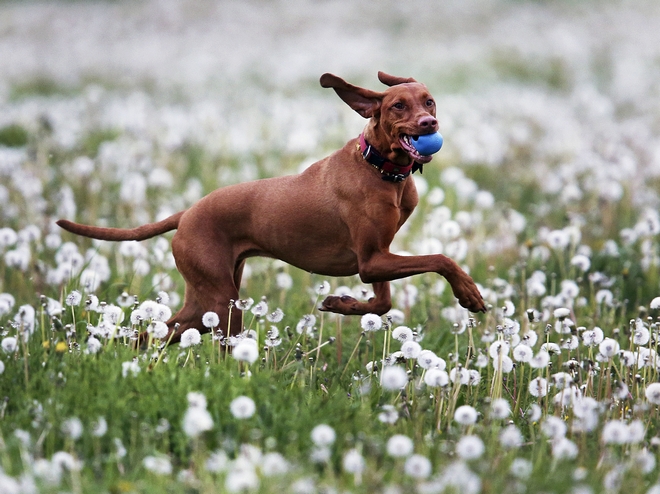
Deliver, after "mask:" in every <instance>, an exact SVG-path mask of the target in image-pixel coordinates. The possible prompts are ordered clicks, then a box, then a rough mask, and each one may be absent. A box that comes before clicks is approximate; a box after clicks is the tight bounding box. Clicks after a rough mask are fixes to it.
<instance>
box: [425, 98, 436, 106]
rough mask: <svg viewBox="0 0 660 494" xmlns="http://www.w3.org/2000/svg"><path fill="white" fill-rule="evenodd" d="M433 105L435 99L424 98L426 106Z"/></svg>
mask: <svg viewBox="0 0 660 494" xmlns="http://www.w3.org/2000/svg"><path fill="white" fill-rule="evenodd" d="M433 105H435V101H433V100H432V99H427V100H426V106H428V107H429V108H430V107H432V106H433Z"/></svg>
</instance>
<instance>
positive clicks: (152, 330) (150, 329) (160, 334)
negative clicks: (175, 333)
mask: <svg viewBox="0 0 660 494" xmlns="http://www.w3.org/2000/svg"><path fill="white" fill-rule="evenodd" d="M169 331H170V330H169V328H168V327H167V324H165V323H164V322H162V321H152V322H151V323H149V326H147V334H150V335H151V336H153V337H154V338H156V339H158V340H162V339H163V338H165V337H166V336H167V334H168V333H169Z"/></svg>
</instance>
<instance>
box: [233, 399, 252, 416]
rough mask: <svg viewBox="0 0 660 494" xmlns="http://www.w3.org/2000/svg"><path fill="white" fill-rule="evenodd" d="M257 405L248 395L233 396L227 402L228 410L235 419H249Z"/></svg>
mask: <svg viewBox="0 0 660 494" xmlns="http://www.w3.org/2000/svg"><path fill="white" fill-rule="evenodd" d="M256 410H257V406H256V405H255V403H254V400H253V399H252V398H250V397H248V396H239V397H238V398H234V399H233V400H232V402H231V403H230V404H229V411H230V412H231V414H232V415H233V416H234V418H237V419H249V418H250V417H252V416H253V415H254V412H255V411H256Z"/></svg>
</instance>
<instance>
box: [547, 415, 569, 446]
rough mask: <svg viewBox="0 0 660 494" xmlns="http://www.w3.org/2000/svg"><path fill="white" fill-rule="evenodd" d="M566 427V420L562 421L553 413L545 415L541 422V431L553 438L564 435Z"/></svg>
mask: <svg viewBox="0 0 660 494" xmlns="http://www.w3.org/2000/svg"><path fill="white" fill-rule="evenodd" d="M567 429H568V427H567V425H566V422H564V421H563V420H562V419H560V418H559V417H555V416H554V415H550V416H548V417H546V418H545V420H544V421H543V423H542V424H541V431H542V432H543V434H545V435H546V436H548V437H549V438H550V439H555V440H556V439H561V438H562V437H564V436H565V435H566V431H567Z"/></svg>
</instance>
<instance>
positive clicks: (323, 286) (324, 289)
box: [316, 280, 330, 296]
mask: <svg viewBox="0 0 660 494" xmlns="http://www.w3.org/2000/svg"><path fill="white" fill-rule="evenodd" d="M328 293H330V283H328V282H327V281H325V280H324V281H322V282H321V283H320V284H318V285H317V286H316V294H317V295H321V296H324V295H327V294H328Z"/></svg>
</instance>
